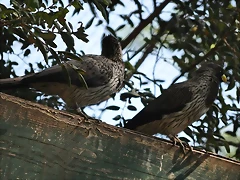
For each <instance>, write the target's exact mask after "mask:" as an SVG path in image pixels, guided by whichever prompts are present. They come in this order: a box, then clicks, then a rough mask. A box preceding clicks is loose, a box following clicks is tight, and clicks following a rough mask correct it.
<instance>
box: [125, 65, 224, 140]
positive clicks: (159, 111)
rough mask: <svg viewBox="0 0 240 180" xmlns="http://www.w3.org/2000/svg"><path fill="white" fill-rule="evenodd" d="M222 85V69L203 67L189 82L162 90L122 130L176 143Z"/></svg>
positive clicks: (206, 108) (218, 67)
mask: <svg viewBox="0 0 240 180" xmlns="http://www.w3.org/2000/svg"><path fill="white" fill-rule="evenodd" d="M222 81H224V82H226V81H227V78H226V76H225V75H224V74H223V69H222V67H221V66H219V65H217V64H214V63H213V62H209V63H205V64H203V65H202V66H201V67H200V68H199V69H198V70H197V71H196V72H195V74H193V76H192V78H191V79H189V80H187V81H185V82H181V83H176V84H173V85H172V86H170V87H169V88H168V89H166V90H163V92H162V94H161V95H160V96H159V97H158V98H156V99H155V100H153V101H151V102H150V103H149V104H148V105H147V106H146V107H145V108H143V109H142V111H140V112H139V113H138V114H137V115H136V116H135V117H133V118H132V119H131V120H129V121H128V122H127V123H126V124H125V128H128V129H132V130H136V131H139V132H142V133H144V134H148V135H154V134H157V133H160V134H164V135H167V136H168V137H169V138H170V139H172V140H173V141H174V142H175V143H176V141H180V140H179V139H178V138H177V137H176V135H177V134H178V133H179V132H181V131H183V130H184V129H185V128H187V126H189V125H191V124H192V123H193V122H194V121H196V120H198V119H199V118H200V117H201V116H202V115H203V114H204V113H206V112H207V111H208V109H209V108H210V106H211V105H212V104H213V101H214V100H215V99H216V97H217V94H218V89H219V86H220V83H221V82H222ZM180 143H181V141H180Z"/></svg>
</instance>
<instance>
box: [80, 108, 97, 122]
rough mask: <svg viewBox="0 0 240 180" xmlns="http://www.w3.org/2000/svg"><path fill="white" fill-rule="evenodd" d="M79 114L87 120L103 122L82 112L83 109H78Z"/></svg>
mask: <svg viewBox="0 0 240 180" xmlns="http://www.w3.org/2000/svg"><path fill="white" fill-rule="evenodd" d="M77 114H78V115H80V116H82V117H83V118H84V119H85V120H89V119H91V120H96V121H98V122H101V120H99V119H95V118H93V117H90V116H88V115H87V114H86V113H85V112H83V111H82V109H81V108H77Z"/></svg>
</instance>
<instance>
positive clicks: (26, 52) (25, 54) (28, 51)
mask: <svg viewBox="0 0 240 180" xmlns="http://www.w3.org/2000/svg"><path fill="white" fill-rule="evenodd" d="M30 53H31V51H30V49H27V50H26V51H25V52H24V54H23V56H28V55H29V54H30Z"/></svg>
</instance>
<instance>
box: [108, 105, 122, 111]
mask: <svg viewBox="0 0 240 180" xmlns="http://www.w3.org/2000/svg"><path fill="white" fill-rule="evenodd" d="M105 109H108V110H113V111H118V110H119V109H120V107H118V106H114V105H113V106H108V107H106V108H105Z"/></svg>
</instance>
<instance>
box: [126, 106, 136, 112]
mask: <svg viewBox="0 0 240 180" xmlns="http://www.w3.org/2000/svg"><path fill="white" fill-rule="evenodd" d="M127 108H128V110H130V111H136V110H137V108H136V107H135V106H133V105H129V106H128V107H127Z"/></svg>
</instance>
